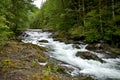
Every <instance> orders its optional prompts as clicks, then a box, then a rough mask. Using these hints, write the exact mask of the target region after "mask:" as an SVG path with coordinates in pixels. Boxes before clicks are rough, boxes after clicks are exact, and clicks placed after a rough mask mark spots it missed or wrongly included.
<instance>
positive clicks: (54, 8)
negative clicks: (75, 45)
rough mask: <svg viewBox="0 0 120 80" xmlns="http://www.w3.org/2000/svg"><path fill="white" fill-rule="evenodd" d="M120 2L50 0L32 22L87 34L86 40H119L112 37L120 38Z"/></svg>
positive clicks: (72, 33)
mask: <svg viewBox="0 0 120 80" xmlns="http://www.w3.org/2000/svg"><path fill="white" fill-rule="evenodd" d="M119 6H120V1H117V0H114V1H112V0H106V1H104V0H93V1H91V0H54V1H53V0H47V1H46V2H45V3H44V5H43V6H42V8H41V9H40V11H39V12H38V14H37V16H36V18H35V19H34V21H33V23H32V24H33V25H36V26H35V27H34V28H48V29H51V28H52V29H53V30H57V31H59V32H60V31H61V32H66V33H69V34H71V37H79V36H85V37H86V38H85V40H84V41H86V42H94V41H98V40H104V41H106V42H107V41H110V42H114V43H116V41H115V40H113V38H115V37H116V36H118V37H119V38H120V28H119V27H120V24H119V22H120V16H119V15H120V7H119ZM115 39H116V38H115Z"/></svg>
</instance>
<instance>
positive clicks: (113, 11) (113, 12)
mask: <svg viewBox="0 0 120 80" xmlns="http://www.w3.org/2000/svg"><path fill="white" fill-rule="evenodd" d="M112 17H113V21H115V6H114V0H112Z"/></svg>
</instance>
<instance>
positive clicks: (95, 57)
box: [76, 52, 105, 63]
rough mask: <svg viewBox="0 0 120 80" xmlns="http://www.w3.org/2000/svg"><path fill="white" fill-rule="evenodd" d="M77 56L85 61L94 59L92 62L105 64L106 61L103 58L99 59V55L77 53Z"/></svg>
mask: <svg viewBox="0 0 120 80" xmlns="http://www.w3.org/2000/svg"><path fill="white" fill-rule="evenodd" d="M76 56H78V57H81V58H83V59H88V60H90V59H92V60H96V61H99V62H101V63H104V62H105V61H103V60H102V59H101V58H99V57H98V56H97V55H95V54H92V53H90V52H77V54H76Z"/></svg>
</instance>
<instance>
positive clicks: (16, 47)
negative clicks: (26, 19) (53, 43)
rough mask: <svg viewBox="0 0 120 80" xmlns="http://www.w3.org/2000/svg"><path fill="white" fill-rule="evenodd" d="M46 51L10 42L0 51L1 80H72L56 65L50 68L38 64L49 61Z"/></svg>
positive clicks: (35, 46)
mask: <svg viewBox="0 0 120 80" xmlns="http://www.w3.org/2000/svg"><path fill="white" fill-rule="evenodd" d="M44 51H46V49H45V48H43V47H39V46H37V45H33V44H30V43H23V42H17V41H8V42H7V43H6V45H4V47H3V48H2V49H0V79H1V80H7V79H9V80H72V78H70V77H68V76H65V75H64V74H63V72H64V70H63V69H62V68H61V67H59V66H56V65H55V64H54V65H53V64H51V65H48V66H49V67H48V66H41V65H39V64H38V62H39V61H42V62H46V61H47V57H46V55H45V54H44ZM60 71H62V72H60Z"/></svg>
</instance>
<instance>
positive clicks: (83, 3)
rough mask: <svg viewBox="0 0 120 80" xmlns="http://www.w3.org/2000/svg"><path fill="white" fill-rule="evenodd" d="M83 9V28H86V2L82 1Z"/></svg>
mask: <svg viewBox="0 0 120 80" xmlns="http://www.w3.org/2000/svg"><path fill="white" fill-rule="evenodd" d="M82 8H83V26H85V1H84V0H82Z"/></svg>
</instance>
